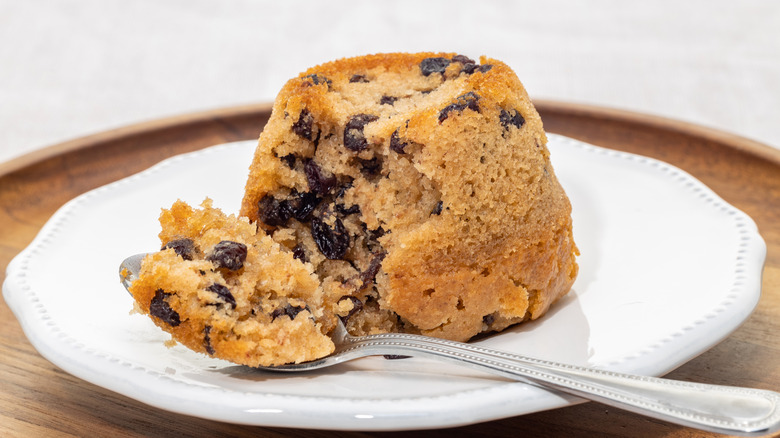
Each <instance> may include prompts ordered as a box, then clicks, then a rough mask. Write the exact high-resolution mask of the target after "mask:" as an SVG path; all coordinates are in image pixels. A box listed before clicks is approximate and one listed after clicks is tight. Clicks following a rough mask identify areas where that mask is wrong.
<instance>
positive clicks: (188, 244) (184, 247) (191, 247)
mask: <svg viewBox="0 0 780 438" xmlns="http://www.w3.org/2000/svg"><path fill="white" fill-rule="evenodd" d="M167 248H171V249H173V250H174V251H175V252H176V254H178V255H179V257H181V258H183V259H184V260H192V258H193V257H194V256H195V253H196V252H197V248H196V247H195V242H193V241H192V239H187V238H184V239H175V240H171V241H170V242H168V243H166V244H165V245H163V247H162V248H161V249H160V250H161V251H162V250H164V249H167Z"/></svg>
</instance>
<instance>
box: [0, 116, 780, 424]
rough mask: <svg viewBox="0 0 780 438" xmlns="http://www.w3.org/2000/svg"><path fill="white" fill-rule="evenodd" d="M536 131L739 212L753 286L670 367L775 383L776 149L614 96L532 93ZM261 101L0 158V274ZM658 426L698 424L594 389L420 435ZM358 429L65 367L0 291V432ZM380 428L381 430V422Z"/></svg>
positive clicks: (240, 133)
mask: <svg viewBox="0 0 780 438" xmlns="http://www.w3.org/2000/svg"><path fill="white" fill-rule="evenodd" d="M537 108H538V110H539V112H540V113H541V115H542V119H543V120H544V123H545V128H546V130H547V131H548V132H554V133H558V134H563V135H566V136H569V137H573V138H577V139H581V140H584V141H586V142H590V143H593V144H596V145H599V146H604V147H609V148H613V149H619V150H624V151H628V152H634V153H638V154H642V155H646V156H650V157H654V158H658V159H661V160H663V161H666V162H668V163H671V164H674V165H676V166H678V167H681V168H682V169H684V170H686V171H688V172H689V173H691V174H693V175H694V176H695V177H697V178H699V179H700V180H702V181H703V182H704V183H705V184H707V185H708V186H710V187H711V188H712V189H713V190H714V191H715V192H717V193H718V194H719V195H720V196H721V197H723V198H724V199H725V200H726V201H727V202H729V203H731V204H732V205H734V206H736V207H737V208H739V209H741V210H743V211H745V212H746V213H747V214H749V215H750V216H751V217H752V218H753V219H754V220H755V221H756V222H757V224H758V227H759V230H760V232H761V234H762V235H763V237H764V239H765V240H766V242H767V246H768V254H767V262H766V267H765V270H764V277H763V293H762V298H761V300H760V302H759V305H758V307H757V308H756V310H755V312H754V313H753V315H751V317H750V318H749V319H748V320H747V321H746V322H745V324H743V325H742V327H740V328H739V329H738V330H736V331H735V332H734V333H733V334H732V335H731V336H729V337H728V338H727V339H726V340H724V341H723V342H721V343H720V344H718V345H717V346H715V347H714V348H712V349H711V350H709V351H707V352H705V353H704V354H702V355H701V356H699V357H697V358H695V359H693V360H691V361H690V362H688V363H687V364H685V365H683V366H681V367H680V368H678V369H677V370H675V371H674V372H672V373H670V374H669V377H671V378H675V379H680V380H691V381H700V382H706V383H715V384H725V385H738V386H751V387H759V388H766V389H772V390H780V336H778V331H780V151H778V150H775V149H773V148H770V147H768V146H765V145H762V144H759V143H756V142H753V141H750V140H747V139H744V138H741V137H737V136H734V135H730V134H726V133H724V132H719V131H713V130H710V129H706V128H702V127H699V126H694V125H690V124H686V123H682V122H677V121H672V120H668V119H663V118H659V117H653V116H648V115H642V114H634V113H626V112H622V111H618V110H612V109H605V108H597V107H591V106H583V105H574V104H567V103H558V102H548V101H540V102H537ZM269 115H270V105H268V104H263V105H251V106H244V107H238V108H228V109H224V110H216V111H209V112H205V113H199V114H192V115H185V116H180V117H173V118H168V119H164V120H159V121H153V122H148V123H142V124H139V125H134V126H130V127H127V128H122V129H116V130H112V131H108V132H104V133H100V134H96V135H93V136H89V137H86V138H81V139H77V140H73V141H70V142H67V143H62V144H59V145H56V146H52V147H50V148H47V149H43V150H40V151H37V152H35V153H33V154H30V155H26V156H23V157H20V158H17V159H15V160H12V161H9V162H6V163H0V279H4V278H5V268H6V266H7V265H8V262H9V261H10V260H11V259H12V258H13V257H14V256H15V255H16V254H17V253H18V252H19V251H20V250H22V249H23V248H24V247H26V246H27V245H28V244H29V242H30V241H31V240H32V239H33V237H34V236H35V235H36V233H37V232H38V230H39V229H40V227H41V226H42V225H43V224H44V223H45V222H46V221H47V220H48V219H49V217H50V216H51V215H52V214H53V213H54V212H55V211H56V209H57V208H59V207H60V206H61V205H62V204H64V203H65V202H67V201H68V200H70V199H71V198H73V197H75V196H77V195H79V194H81V193H83V192H85V191H88V190H90V189H93V188H95V187H99V186H101V185H103V184H106V183H109V182H111V181H114V180H117V179H119V178H122V177H124V176H127V175H130V174H133V173H135V172H138V171H140V170H143V169H145V168H147V167H149V166H151V165H152V164H154V163H157V162H159V161H160V160H162V159H164V158H166V157H169V156H172V155H175V154H179V153H182V152H188V151H192V150H196V149H201V148H204V147H207V146H211V145H214V144H218V143H224V142H229V141H235V140H246V139H254V138H256V137H257V136H258V134H259V133H260V131H261V129H262V127H263V126H264V125H265V122H266V121H267V119H268V117H269ZM455 434H463V435H485V436H488V435H489V436H505V435H506V436H509V435H519V434H522V436H525V437H532V436H602V437H603V436H610V435H611V436H666V437H688V436H707V434H704V433H701V432H698V431H695V430H692V429H688V428H684V427H679V426H675V425H671V424H668V423H664V422H660V421H655V420H649V419H646V418H644V417H641V416H638V415H635V414H631V413H627V412H623V411H619V410H616V409H614V408H609V407H606V406H604V405H600V404H597V403H586V404H582V405H578V406H572V407H567V408H563V409H557V410H553V411H547V412H540V413H536V414H531V415H525V416H520V417H515V418H508V419H504V420H500V421H493V422H488V423H482V424H477V425H472V426H467V427H460V428H455V429H445V430H435V431H428V432H427V435H429V436H434V437H435V436H442V437H444V436H447V437H449V436H452V435H455ZM115 435H121V436H150V435H158V436H171V435H186V436H204V437H206V436H208V437H212V436H236V437H243V436H246V437H250V436H251V437H256V436H289V435H294V436H301V437H309V436H328V435H338V436H369V435H377V434H370V433H345V432H327V431H311V430H295V429H277V428H259V427H250V426H241V425H232V424H225V423H219V422H214V421H208V420H202V419H197V418H190V417H187V416H183V415H178V414H172V413H169V412H165V411H161V410H159V409H156V408H152V407H148V406H146V405H143V404H141V403H139V402H136V401H134V400H130V399H128V398H126V397H124V396H121V395H117V394H114V393H112V392H110V391H107V390H104V389H102V388H99V387H97V386H95V385H92V384H90V383H87V382H84V381H82V380H80V379H77V378H75V377H72V376H70V375H69V374H67V373H65V372H63V371H61V370H60V369H58V368H57V367H55V366H54V365H52V364H51V363H49V362H48V361H47V360H45V359H44V358H43V357H41V356H40V355H39V354H38V353H37V352H36V350H35V349H34V348H33V347H32V346H31V345H30V343H29V342H28V341H27V339H26V338H25V336H24V334H23V332H22V329H21V327H20V325H19V323H18V321H17V320H16V319H15V318H14V316H13V315H12V313H11V311H10V310H9V308H8V306H7V305H6V304H5V302H2V303H0V436H115ZM382 435H390V434H389V433H383V434H382Z"/></svg>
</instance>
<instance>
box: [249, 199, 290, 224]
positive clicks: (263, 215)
mask: <svg viewBox="0 0 780 438" xmlns="http://www.w3.org/2000/svg"><path fill="white" fill-rule="evenodd" d="M292 213H293V212H292V210H291V209H290V206H289V204H288V203H287V201H280V200H278V199H276V198H274V197H273V196H271V195H265V196H263V198H262V199H260V201H259V202H258V203H257V216H258V218H259V219H260V220H261V221H262V222H263V223H264V224H266V225H269V226H272V227H279V226H282V225H284V224H286V223H287V221H288V220H290V217H292Z"/></svg>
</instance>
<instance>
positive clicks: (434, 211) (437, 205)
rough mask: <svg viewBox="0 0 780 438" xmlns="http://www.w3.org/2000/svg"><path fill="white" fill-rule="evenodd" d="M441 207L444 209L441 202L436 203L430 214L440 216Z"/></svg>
mask: <svg viewBox="0 0 780 438" xmlns="http://www.w3.org/2000/svg"><path fill="white" fill-rule="evenodd" d="M443 207H444V203H443V202H442V201H439V202H437V203H436V206H435V207H433V210H431V214H435V215H437V216H438V215H440V214H441V210H442V208H443Z"/></svg>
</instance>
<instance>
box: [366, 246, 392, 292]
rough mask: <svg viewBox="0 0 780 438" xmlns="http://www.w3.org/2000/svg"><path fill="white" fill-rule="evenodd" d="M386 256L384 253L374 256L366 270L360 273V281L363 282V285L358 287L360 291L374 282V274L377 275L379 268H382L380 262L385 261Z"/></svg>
mask: <svg viewBox="0 0 780 438" xmlns="http://www.w3.org/2000/svg"><path fill="white" fill-rule="evenodd" d="M386 255H387V253H386V252H384V251H382V252H379V253H376V254H374V256H373V258H371V261H370V262H369V263H368V267H367V268H366V270H365V271H363V272H361V273H360V281H362V282H363V285H362V286H361V287H360V289H361V290H362V289H365V288H366V287H368V285H370V284H372V283H373V282H374V279H375V278H376V274H378V273H379V268H381V267H382V260H384V259H385V256H386Z"/></svg>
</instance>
